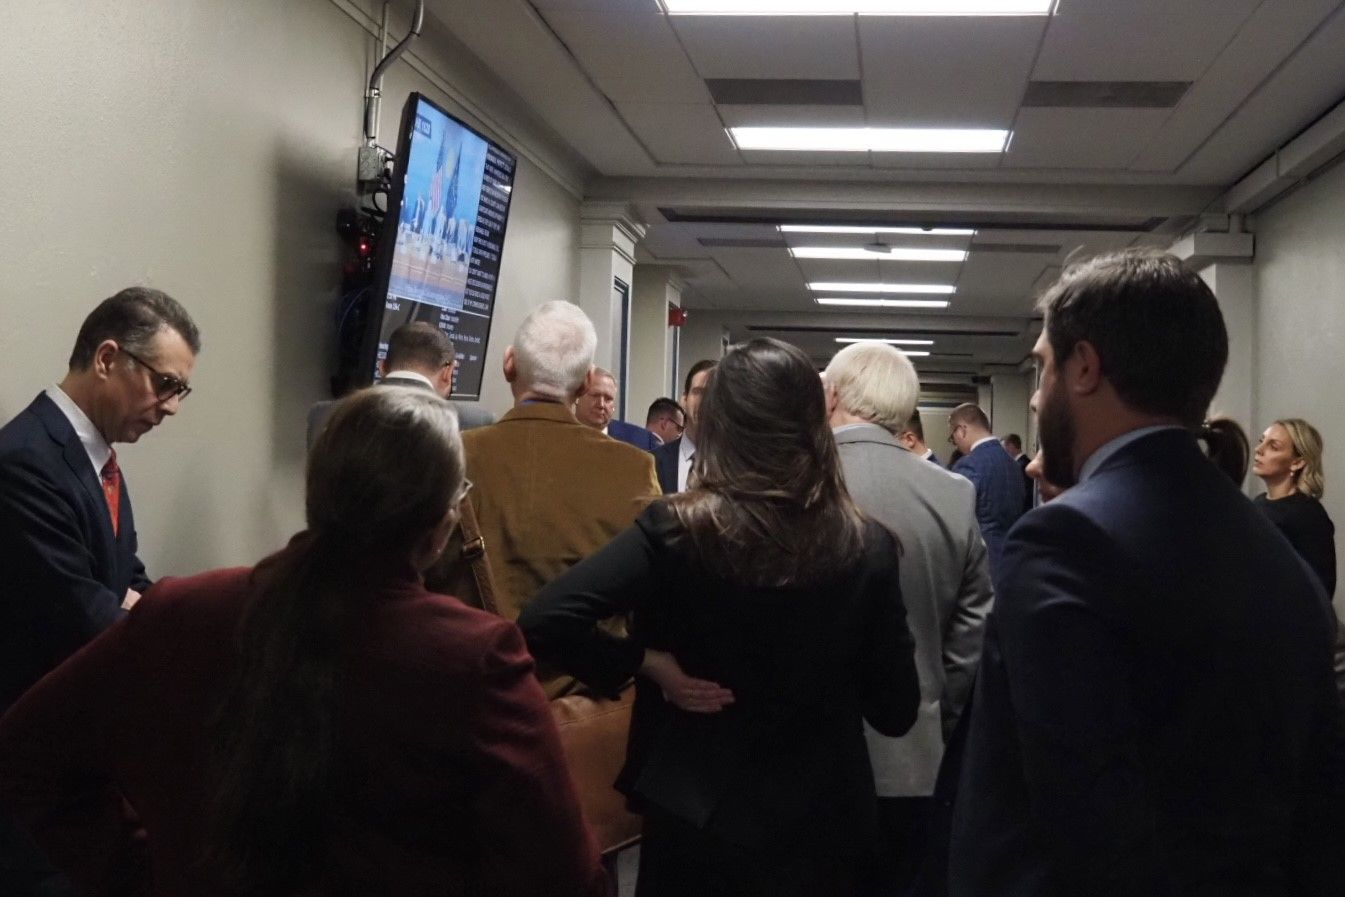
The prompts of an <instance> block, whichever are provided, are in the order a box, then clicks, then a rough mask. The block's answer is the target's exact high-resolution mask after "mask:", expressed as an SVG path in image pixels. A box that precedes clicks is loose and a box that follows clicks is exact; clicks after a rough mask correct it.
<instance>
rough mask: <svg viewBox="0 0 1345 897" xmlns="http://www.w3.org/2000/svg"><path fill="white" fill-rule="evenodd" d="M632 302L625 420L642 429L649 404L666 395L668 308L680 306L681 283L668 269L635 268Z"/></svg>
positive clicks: (673, 272) (637, 266) (662, 267)
mask: <svg viewBox="0 0 1345 897" xmlns="http://www.w3.org/2000/svg"><path fill="white" fill-rule="evenodd" d="M631 299H632V302H631V338H630V371H629V377H628V379H629V382H628V383H627V384H626V393H627V395H626V400H627V401H626V420H627V421H628V422H629V423H632V424H636V425H638V426H641V427H643V426H644V422H645V416H646V414H647V413H648V411H649V405H650V403H652V402H653V401H654V400H655V399H657V398H659V397H661V396H666V395H668V392H667V389H668V364H669V362H670V360H671V359H670V358H669V352H670V351H671V345H672V344H671V341H670V340H669V339H668V331H669V329H670V328H669V327H668V304H669V303H672V304H673V305H679V304H681V300H682V291H681V280H680V279H678V277H677V273H676V271H674V270H673V269H672V268H669V267H667V266H664V265H645V264H638V265H636V266H635V284H634V286H633V287H632V293H631ZM673 398H679V397H678V396H673Z"/></svg>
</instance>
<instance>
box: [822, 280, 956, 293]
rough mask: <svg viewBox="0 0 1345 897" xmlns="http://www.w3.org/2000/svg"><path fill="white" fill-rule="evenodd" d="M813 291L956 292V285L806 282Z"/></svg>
mask: <svg viewBox="0 0 1345 897" xmlns="http://www.w3.org/2000/svg"><path fill="white" fill-rule="evenodd" d="M808 289H810V290H812V291H813V292H814V293H934V294H940V295H947V294H949V293H956V292H957V287H955V286H953V285H952V284H943V283H821V282H813V283H810V284H808Z"/></svg>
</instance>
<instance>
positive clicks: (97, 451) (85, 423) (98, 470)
mask: <svg viewBox="0 0 1345 897" xmlns="http://www.w3.org/2000/svg"><path fill="white" fill-rule="evenodd" d="M47 398H49V399H51V400H52V401H53V402H55V403H56V407H57V408H59V409H61V413H62V414H64V415H65V419H66V420H68V421H70V426H72V427H74V428H75V435H76V436H78V437H79V441H80V444H81V445H83V446H84V452H85V453H86V454H87V455H88V456H89V463H91V464H93V473H94V476H96V477H100V478H101V477H102V475H103V467H104V465H106V464H107V460H108V459H109V458H111V457H112V446H110V445H108V444H107V440H106V439H104V438H103V434H102V433H99V432H98V428H97V427H95V426H94V425H93V421H91V420H89V416H88V415H87V414H85V413H84V411H83V410H82V409H81V408H80V407H79V406H78V405H76V404H75V400H74V399H72V398H70V397H69V396H68V395H66V394H65V390H63V389H61V387H59V386H56V385H52V386H48V387H47Z"/></svg>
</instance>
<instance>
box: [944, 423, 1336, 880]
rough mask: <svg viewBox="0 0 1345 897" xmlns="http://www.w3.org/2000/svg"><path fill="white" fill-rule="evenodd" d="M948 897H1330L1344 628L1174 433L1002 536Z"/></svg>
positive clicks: (1135, 446) (1260, 525) (1279, 546)
mask: <svg viewBox="0 0 1345 897" xmlns="http://www.w3.org/2000/svg"><path fill="white" fill-rule="evenodd" d="M996 592H997V595H996V605H995V613H994V614H993V616H992V617H991V620H990V625H989V628H988V631H987V634H986V642H985V649H984V655H983V658H982V661H981V668H980V674H979V680H978V684H977V690H976V698H975V703H974V706H973V710H972V716H971V725H970V731H969V732H968V735H967V744H966V754H965V756H964V758H963V763H964V766H963V770H962V778H961V783H960V787H959V793H958V798H957V806H956V811H955V816H954V823H953V838H952V847H951V857H950V862H949V868H950V875H951V880H950V885H951V887H950V893H951V894H952V895H953V897H964V895H996V897H999V895H1006V897H1013V895H1047V894H1051V895H1056V894H1087V895H1090V897H1107V895H1139V894H1144V895H1197V894H1198V895H1214V894H1219V895H1250V894H1258V895H1260V894H1320V895H1326V894H1339V893H1340V888H1341V884H1342V882H1345V877H1341V873H1342V868H1341V867H1342V862H1341V856H1342V851H1341V850H1340V849H1339V843H1338V839H1339V837H1340V832H1341V831H1342V830H1345V819H1343V818H1342V817H1343V816H1345V719H1343V718H1342V717H1345V713H1342V706H1341V703H1340V701H1339V699H1338V697H1337V695H1336V692H1335V687H1334V683H1333V681H1332V670H1331V654H1332V642H1333V639H1334V635H1335V618H1334V615H1333V614H1332V613H1331V610H1330V606H1329V604H1328V602H1327V600H1326V596H1325V594H1324V593H1323V591H1322V589H1321V587H1320V585H1319V584H1318V583H1317V582H1316V581H1315V579H1314V577H1313V576H1312V574H1311V572H1310V571H1309V570H1308V569H1307V567H1306V566H1305V565H1304V564H1302V563H1301V562H1300V561H1299V559H1298V558H1297V557H1295V556H1294V553H1293V551H1292V549H1291V548H1290V547H1289V546H1288V544H1287V543H1285V542H1284V540H1282V539H1280V538H1279V537H1278V535H1277V534H1276V533H1275V530H1274V528H1273V526H1272V525H1271V524H1270V522H1269V521H1267V520H1266V519H1265V518H1264V517H1263V516H1262V515H1261V514H1260V513H1258V512H1257V510H1256V509H1255V508H1254V507H1253V506H1252V503H1251V502H1250V501H1248V499H1247V498H1246V496H1244V495H1243V494H1242V493H1240V492H1239V491H1238V489H1237V487H1236V486H1234V485H1233V483H1232V482H1230V481H1229V479H1228V478H1227V477H1226V476H1224V475H1223V474H1222V473H1220V472H1219V471H1218V470H1217V469H1216V468H1215V467H1214V466H1213V465H1212V464H1210V463H1209V461H1207V460H1206V459H1205V457H1204V456H1203V455H1202V454H1201V452H1200V449H1199V447H1198V446H1197V444H1196V442H1195V440H1194V439H1193V438H1192V437H1191V436H1190V435H1189V434H1188V433H1187V432H1185V431H1183V430H1178V429H1170V430H1163V431H1160V432H1157V433H1153V434H1150V435H1147V436H1144V437H1141V438H1140V439H1139V440H1138V441H1136V442H1134V443H1132V444H1130V445H1128V446H1126V447H1124V448H1122V449H1121V450H1120V451H1119V452H1117V453H1116V454H1115V455H1113V456H1111V457H1110V458H1109V459H1107V460H1106V461H1104V462H1103V464H1102V466H1101V467H1100V468H1099V469H1098V470H1097V472H1096V473H1095V474H1094V475H1093V476H1092V477H1091V478H1090V479H1088V480H1087V481H1086V482H1084V483H1083V484H1081V485H1079V486H1077V487H1075V488H1073V489H1071V490H1069V491H1068V492H1066V493H1065V494H1064V495H1062V496H1061V497H1060V498H1058V499H1056V500H1055V501H1053V502H1051V503H1050V504H1047V505H1043V506H1042V507H1040V508H1038V509H1036V510H1034V511H1032V512H1031V513H1029V514H1027V515H1026V516H1024V517H1023V518H1022V520H1021V521H1020V522H1019V523H1018V524H1017V525H1015V526H1014V528H1013V529H1012V530H1011V531H1010V533H1009V536H1008V539H1007V540H1006V543H1005V547H1004V555H1003V562H1002V566H1001V569H1000V575H999V578H998V582H997V589H996Z"/></svg>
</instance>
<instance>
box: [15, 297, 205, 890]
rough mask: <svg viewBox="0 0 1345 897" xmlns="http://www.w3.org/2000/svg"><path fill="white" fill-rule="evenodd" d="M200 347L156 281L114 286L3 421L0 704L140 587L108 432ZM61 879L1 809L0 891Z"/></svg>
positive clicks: (56, 884) (136, 428) (182, 375)
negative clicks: (59, 368)
mask: <svg viewBox="0 0 1345 897" xmlns="http://www.w3.org/2000/svg"><path fill="white" fill-rule="evenodd" d="M200 348H201V340H200V334H199V333H198V331H197V329H196V325H195V324H194V323H192V320H191V317H190V316H189V315H188V314H187V312H186V311H185V310H184V309H183V308H182V306H180V305H179V304H178V303H177V302H175V301H174V300H173V299H172V298H171V297H170V296H168V295H167V294H166V293H161V292H159V291H158V290H151V289H147V288H144V287H132V288H130V289H126V290H122V291H121V292H120V293H117V294H116V295H115V296H113V297H111V298H110V299H106V300H104V301H103V302H102V303H100V304H99V305H98V307H97V308H95V309H94V310H93V312H91V313H90V314H89V316H88V317H87V318H85V320H84V324H83V326H82V327H80V331H79V335H78V336H77V337H76V339H75V347H74V350H73V351H72V352H71V354H70V367H69V370H68V372H67V373H66V375H65V378H64V379H63V380H62V381H61V382H60V384H59V385H54V386H51V387H49V388H48V389H46V390H45V391H44V392H42V393H40V394H39V395H38V396H37V398H35V399H34V400H33V401H32V403H31V404H30V405H29V406H28V407H27V408H26V409H25V410H23V411H22V412H20V413H19V414H18V416H17V417H15V418H14V419H13V420H11V421H10V422H9V423H8V424H6V425H5V426H4V428H3V429H0V568H3V569H4V571H5V578H4V587H3V589H4V591H3V597H2V598H0V713H3V712H4V711H5V710H7V709H8V708H9V707H10V706H11V705H12V704H13V703H14V702H15V701H16V700H18V698H19V696H20V695H22V694H23V693H24V692H25V691H27V690H28V689H29V688H30V687H31V686H32V685H33V684H34V683H36V682H37V681H38V680H39V679H40V678H42V676H44V675H46V674H47V673H48V672H50V671H51V670H53V669H54V668H55V667H56V666H57V665H58V664H60V663H61V661H63V660H65V659H66V658H67V657H69V656H70V655H71V654H73V653H75V651H77V650H79V648H81V647H82V646H83V645H84V644H85V643H86V642H88V641H89V640H91V639H92V638H93V637H94V636H96V635H98V634H99V633H100V632H102V631H103V630H104V629H106V628H107V627H109V626H111V625H112V624H113V623H114V622H116V621H117V620H118V619H120V618H121V616H122V615H123V614H124V613H125V610H126V609H127V608H129V607H130V606H131V605H133V604H134V603H135V602H136V601H137V600H138V599H139V597H140V594H141V593H142V592H143V591H144V590H145V589H146V588H148V586H149V582H150V581H149V578H148V577H147V576H146V574H145V567H144V565H143V564H142V563H141V562H140V559H139V558H138V557H137V556H136V551H137V539H136V530H135V517H134V515H133V514H132V511H131V497H130V494H129V491H128V490H127V487H126V483H125V481H124V479H123V478H122V475H121V469H120V467H119V466H118V464H117V456H116V453H115V452H114V451H113V448H112V446H113V444H114V443H118V442H126V443H130V442H136V441H137V440H139V439H140V437H141V436H143V435H145V434H146V433H148V432H149V431H150V430H152V429H153V428H154V427H156V426H158V425H159V424H161V423H162V422H163V420H164V418H165V417H168V416H171V415H173V414H176V413H177V411H178V408H179V403H180V402H181V401H182V399H184V398H185V397H186V396H187V394H188V393H189V392H190V391H191V387H190V386H188V381H189V380H190V378H191V374H192V370H193V368H194V367H195V363H196V354H197V352H199V351H200ZM68 888H69V886H68V884H66V883H65V882H64V879H62V878H60V877H59V876H58V875H56V873H55V872H54V871H53V870H52V869H51V867H50V866H49V865H48V864H47V862H46V860H45V858H43V857H42V856H41V854H40V853H39V852H37V851H36V848H34V847H33V846H32V844H31V842H29V841H28V840H27V838H26V836H22V835H20V834H19V832H18V830H17V829H15V828H14V827H13V825H12V823H11V822H10V820H9V819H7V818H4V817H0V894H5V895H6V897H23V895H37V894H41V895H48V894H58V895H59V894H67V893H69V890H68Z"/></svg>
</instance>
